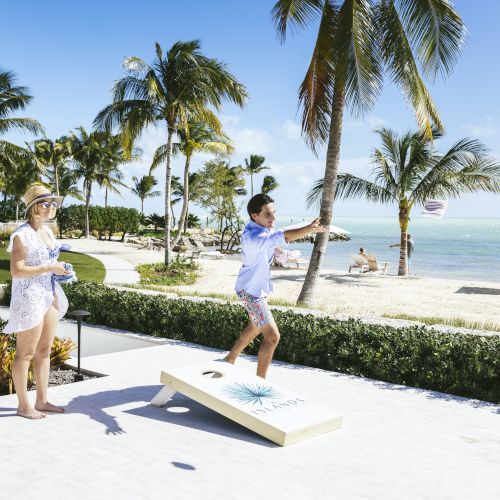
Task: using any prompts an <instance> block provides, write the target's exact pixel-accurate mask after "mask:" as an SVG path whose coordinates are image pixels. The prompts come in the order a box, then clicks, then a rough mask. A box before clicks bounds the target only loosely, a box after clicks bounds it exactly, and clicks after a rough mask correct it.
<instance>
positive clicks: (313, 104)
mask: <svg viewBox="0 0 500 500" xmlns="http://www.w3.org/2000/svg"><path fill="white" fill-rule="evenodd" d="M276 5H277V4H276ZM275 8H276V7H275ZM337 17H338V8H337V7H336V6H335V5H334V4H333V3H332V2H328V1H327V2H325V4H324V7H323V10H322V14H321V22H320V25H319V31H318V36H317V38H316V44H315V46H314V50H313V54H312V57H311V62H310V63H309V67H308V69H307V72H306V75H305V77H304V80H303V81H302V83H301V84H300V87H299V108H300V107H301V108H302V133H303V134H304V136H305V140H306V142H307V143H308V145H309V146H310V147H311V149H312V150H313V151H314V152H315V153H316V152H317V148H318V146H319V145H321V144H324V143H325V142H326V141H327V140H328V137H329V132H330V115H331V107H332V98H333V83H334V76H333V75H334V57H333V51H332V45H333V43H334V42H333V41H334V37H335V27H336V23H337Z"/></svg>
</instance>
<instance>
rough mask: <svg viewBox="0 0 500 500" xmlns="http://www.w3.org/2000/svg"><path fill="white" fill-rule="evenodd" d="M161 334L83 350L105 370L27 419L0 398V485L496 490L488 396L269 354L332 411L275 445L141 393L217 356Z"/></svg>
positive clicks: (36, 489)
mask: <svg viewBox="0 0 500 500" xmlns="http://www.w3.org/2000/svg"><path fill="white" fill-rule="evenodd" d="M68 329H72V330H74V329H75V326H74V325H72V324H70V323H66V322H65V323H61V325H60V331H59V335H60V336H62V335H65V331H66V333H68V331H69V330H68ZM93 330H94V334H95V333H96V332H97V331H98V330H99V329H98V328H93ZM105 333H109V331H107V330H102V334H103V335H104V334H105ZM115 334H116V332H115ZM84 339H85V332H84ZM163 342H166V343H165V344H163V345H153V346H152V347H142V348H136V349H133V350H126V351H121V352H116V353H107V354H101V355H95V356H88V357H84V358H83V359H82V367H83V368H86V369H88V370H92V371H96V372H99V373H103V374H107V375H108V376H106V377H102V378H98V379H93V380H88V381H85V382H79V383H75V384H70V385H65V386H59V387H55V388H51V389H49V396H50V400H51V401H52V402H53V403H56V404H59V405H63V406H65V407H66V414H62V415H49V416H48V417H47V418H46V419H44V420H41V421H29V420H25V419H22V418H19V417H17V416H15V410H16V398H15V396H3V397H0V450H1V462H2V479H3V480H2V484H1V487H0V498H2V499H18V498H19V499H23V500H24V499H30V498H33V499H37V500H38V499H40V498H53V499H59V498H60V499H67V498H71V499H83V498H95V499H106V498H133V499H136V498H141V499H142V498H144V499H157V498H158V499H160V498H172V499H191V498H192V499H196V500H200V499H203V500H205V499H247V498H248V499H269V498H286V499H290V498H297V499H299V498H300V499H309V498H311V499H323V498H324V499H326V498H328V499H357V498H373V499H384V500H385V499H392V498H394V499H398V500H400V499H402V498H404V499H414V498H415V499H417V498H418V499H420V498H428V499H448V498H450V499H459V498H464V499H471V498H477V499H481V500H486V499H493V498H495V499H496V498H498V492H499V491H500V475H499V474H498V471H499V470H500V406H497V405H492V404H488V403H484V402H480V401H476V400H468V399H463V398H457V397H453V396H448V395H445V394H441V393H436V392H431V391H423V390H417V389H411V388H407V387H403V386H396V385H391V384H386V383H383V382H377V381H373V380H367V379H362V378H359V377H351V376H347V375H341V374H338V373H332V372H327V371H323V370H317V369H311V368H306V367H302V366H294V365H288V364H285V363H273V366H272V367H271V370H270V374H269V378H270V379H271V380H273V381H274V382H276V383H277V384H279V385H281V386H283V387H288V388H291V389H293V390H294V391H295V392H296V393H297V394H302V395H304V396H307V397H308V398H309V399H311V400H312V401H316V402H319V403H322V404H324V405H326V406H328V407H331V408H332V409H333V410H335V411H337V412H339V413H340V414H342V415H343V418H344V420H343V425H342V428H341V429H340V430H337V431H334V432H331V433H329V434H325V435H322V436H320V437H317V438H313V439H310V440H307V441H303V442H301V443H298V444H295V445H292V446H289V447H285V448H280V447H279V446H277V445H274V444H273V443H271V442H269V441H266V440H265V439H263V438H261V437H259V436H258V435H255V434H253V433H252V432H250V431H248V430H246V429H245V428H243V427H240V426H239V425H237V424H235V423H233V422H231V421H229V420H227V419H226V418H224V417H222V416H219V415H218V414H216V413H214V412H212V411H210V410H208V409H206V408H205V407H203V406H201V405H199V404H197V403H195V402H194V401H192V400H190V399H188V398H186V397H184V396H182V395H180V394H176V395H175V396H174V398H173V400H172V401H170V402H169V403H168V404H167V405H166V406H165V407H163V408H156V407H154V406H151V405H150V404H149V401H150V399H151V398H152V397H153V396H154V395H155V394H156V393H157V391H158V390H159V389H160V388H161V385H160V384H159V376H160V371H161V370H162V369H165V368H168V367H175V366H181V365H185V364H191V363H195V362H202V361H206V360H211V359H215V358H218V357H220V355H221V352H220V351H217V350H213V349H208V348H203V347H200V346H197V345H193V344H187V343H182V342H176V341H163ZM143 345H147V344H146V343H144V344H143ZM239 366H240V367H241V368H242V369H243V370H248V371H250V372H253V371H254V370H255V358H253V357H243V358H242V359H241V360H240V362H239Z"/></svg>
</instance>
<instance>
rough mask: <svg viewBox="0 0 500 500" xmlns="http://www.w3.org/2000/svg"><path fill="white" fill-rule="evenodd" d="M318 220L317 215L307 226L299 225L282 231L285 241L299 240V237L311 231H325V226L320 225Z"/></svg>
mask: <svg viewBox="0 0 500 500" xmlns="http://www.w3.org/2000/svg"><path fill="white" fill-rule="evenodd" d="M319 220H320V218H319V217H317V218H316V219H314V220H313V221H312V222H311V223H310V224H308V225H307V226H304V227H301V228H299V229H289V230H288V231H284V234H285V240H286V242H287V243H289V242H290V241H294V240H300V239H301V238H304V237H305V236H307V235H308V234H311V233H324V232H326V227H325V226H320V224H319Z"/></svg>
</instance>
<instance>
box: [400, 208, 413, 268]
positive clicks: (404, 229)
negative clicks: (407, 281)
mask: <svg viewBox="0 0 500 500" xmlns="http://www.w3.org/2000/svg"><path fill="white" fill-rule="evenodd" d="M409 215H410V214H409V211H408V208H407V206H406V205H400V206H399V227H400V229H401V242H400V245H399V268H398V276H407V275H408V244H407V241H408V240H407V234H408V220H409Z"/></svg>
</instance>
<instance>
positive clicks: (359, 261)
mask: <svg viewBox="0 0 500 500" xmlns="http://www.w3.org/2000/svg"><path fill="white" fill-rule="evenodd" d="M351 259H352V260H353V261H354V264H351V265H350V266H349V271H347V272H348V273H350V272H351V270H352V269H359V272H360V273H364V272H365V271H368V261H367V260H366V259H365V258H364V257H363V256H361V255H359V254H357V255H351Z"/></svg>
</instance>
